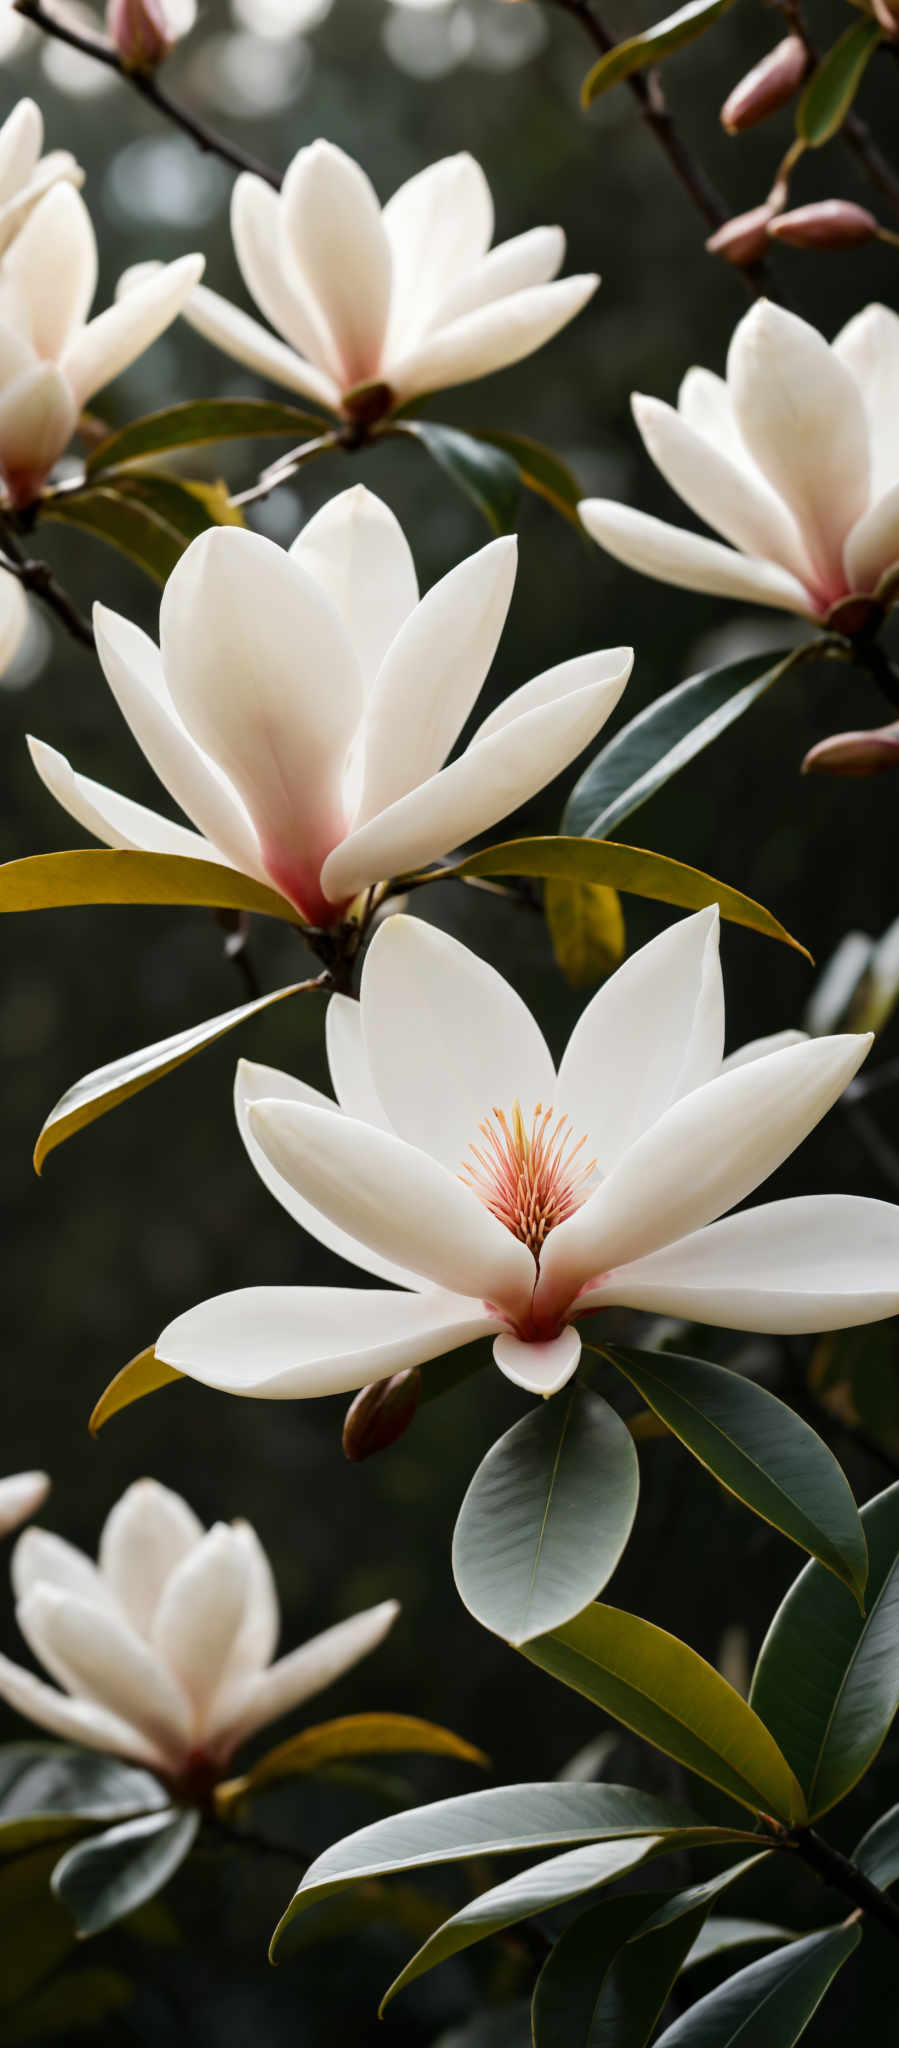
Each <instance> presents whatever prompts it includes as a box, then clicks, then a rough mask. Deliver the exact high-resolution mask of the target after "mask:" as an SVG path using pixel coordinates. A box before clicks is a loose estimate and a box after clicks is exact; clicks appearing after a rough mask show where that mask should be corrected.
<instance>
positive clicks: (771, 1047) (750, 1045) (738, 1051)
mask: <svg viewBox="0 0 899 2048" xmlns="http://www.w3.org/2000/svg"><path fill="white" fill-rule="evenodd" d="M807 1037H808V1032H807V1031H772V1032H769V1034H768V1035H767V1037H765V1038H750V1039H747V1041H746V1044H745V1045H740V1046H737V1047H735V1049H734V1051H733V1052H729V1053H728V1054H727V1057H726V1059H723V1060H722V1062H721V1071H722V1073H723V1074H728V1073H730V1070H731V1068H732V1067H745V1066H748V1064H749V1061H750V1060H761V1059H764V1057H765V1055H766V1053H769V1052H781V1051H782V1050H783V1048H784V1047H785V1046H787V1045H801V1044H802V1043H803V1040H804V1039H806V1038H807Z"/></svg>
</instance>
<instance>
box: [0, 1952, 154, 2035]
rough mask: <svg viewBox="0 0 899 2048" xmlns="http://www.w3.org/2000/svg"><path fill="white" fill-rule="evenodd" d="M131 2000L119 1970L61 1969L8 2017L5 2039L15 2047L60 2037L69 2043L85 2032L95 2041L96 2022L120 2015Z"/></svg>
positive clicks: (127, 1983) (131, 1989) (129, 1988)
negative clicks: (29, 2042)
mask: <svg viewBox="0 0 899 2048" xmlns="http://www.w3.org/2000/svg"><path fill="white" fill-rule="evenodd" d="M133 1997H134V1985H133V1984H132V1983H131V1981H130V1979H129V1978H128V1977H124V1976H123V1975H122V1973H121V1971H120V1970H64V1971H62V1972H61V1973H60V1974H59V1975H58V1976H55V1977H54V1978H53V1979H52V1981H51V1982H50V1983H49V1984H43V1985H41V1988H40V1990H39V1991H36V1992H34V1994H33V1995H32V1996H31V1997H30V1998H29V1999H28V2001H27V2003H26V2004H25V2005H24V2006H17V2007H16V2010H15V2012H12V2013H8V2014H7V2020H6V2023H7V2028H8V2030H9V2031H8V2032H6V2033H4V2040H5V2041H8V2042H9V2043H10V2044H12V2043H15V2044H16V2048H18V2044H19V2043H20V2042H21V2043H23V2044H24V2043H25V2042H26V2041H38V2042H41V2043H43V2042H46V2041H51V2040H56V2039H57V2037H59V2036H61V2037H62V2039H63V2040H64V2041H71V2040H73V2039H76V2038H78V2039H80V2037H81V2035H82V2034H84V2033H92V2034H93V2038H94V2040H96V2038H97V2035H96V2032H95V2029H96V2027H97V2025H98V2022H99V2021H101V2020H106V2019H109V2017H110V2015H111V2014H112V2013H114V2012H121V2011H122V2009H123V2007H124V2006H126V2005H130V2003H131V2000H132V1998H133Z"/></svg>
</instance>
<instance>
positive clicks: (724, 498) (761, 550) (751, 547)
mask: <svg viewBox="0 0 899 2048" xmlns="http://www.w3.org/2000/svg"><path fill="white" fill-rule="evenodd" d="M631 406H632V408H633V414H634V418H635V420H636V422H637V426H638V428H639V430H640V434H641V436H642V439H643V442H644V445H645V447H646V449H647V451H648V453H649V454H650V455H651V456H652V459H653V462H654V463H655V465H656V468H657V469H658V470H660V471H661V473H662V475H663V477H664V478H665V482H666V483H668V484H670V485H671V488H672V490H674V491H677V493H678V496H679V497H681V498H683V501H684V504H685V505H689V507H690V510H691V512H695V513H696V515H697V517H698V518H699V519H704V520H705V522H706V525H707V526H711V527H714V528H715V529H716V531H717V532H718V533H721V534H723V535H724V538H725V540H728V541H730V542H731V544H732V546H733V547H735V548H740V549H741V550H742V551H743V552H744V553H745V554H748V555H760V556H761V557H762V558H763V559H770V560H772V561H775V562H779V563H780V564H781V566H782V568H784V569H787V570H788V571H789V572H790V574H791V575H793V576H796V577H797V578H798V579H799V581H800V582H808V581H809V580H810V579H811V576H812V567H811V563H810V561H809V557H808V555H807V553H806V551H805V548H804V547H803V545H802V540H801V538H800V534H799V529H798V527H797V525H796V521H795V519H794V518H793V516H792V513H790V512H788V511H787V508H786V506H785V505H784V504H783V502H782V500H781V499H780V498H778V497H777V496H776V495H775V493H774V491H772V490H771V489H770V486H769V485H768V484H766V482H765V480H764V477H762V476H759V475H758V474H753V471H752V469H751V468H750V466H749V465H748V464H747V463H745V462H744V463H742V464H740V463H737V462H734V461H733V460H732V459H731V457H730V456H728V455H727V454H725V453H724V451H723V450H722V449H720V448H716V447H715V445H714V443H713V442H711V441H708V440H706V439H705V437H704V436H703V435H701V434H698V433H696V431H695V429H694V428H693V427H691V426H689V425H688V424H687V422H686V420H685V419H684V418H683V416H682V414H680V413H679V412H675V410H674V408H673V406H670V405H663V404H662V403H661V401H660V400H659V399H658V398H645V397H644V396H643V394H642V393H641V392H639V391H636V392H634V395H633V397H632V399H631Z"/></svg>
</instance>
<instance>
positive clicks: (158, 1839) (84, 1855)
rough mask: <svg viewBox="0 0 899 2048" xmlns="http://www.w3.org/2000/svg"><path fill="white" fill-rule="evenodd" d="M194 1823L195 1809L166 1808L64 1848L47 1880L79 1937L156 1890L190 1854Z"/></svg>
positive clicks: (133, 1907) (139, 1903)
mask: <svg viewBox="0 0 899 2048" xmlns="http://www.w3.org/2000/svg"><path fill="white" fill-rule="evenodd" d="M199 1825H200V1816H199V1814H198V1813H197V1812H195V1811H194V1810H192V1809H191V1810H189V1811H185V1810H179V1809H178V1808H177V1807H173V1806H169V1807H166V1808H165V1809H164V1810H163V1812H162V1813H151V1814H144V1815H143V1816H142V1818H141V1819H140V1820H126V1821H123V1822H122V1824H121V1826H120V1827H117V1828H109V1829H108V1830H107V1832H106V1834H105V1835H97V1836H95V1837H94V1840H93V1841H91V1842H78V1843H76V1846H75V1848H74V1849H68V1850H67V1851H66V1854H65V1855H64V1856H63V1857H61V1858H60V1861H59V1862H58V1863H57V1865H56V1869H55V1870H54V1872H53V1876H52V1878H51V1880H50V1882H51V1886H52V1889H53V1891H54V1892H55V1894H56V1897H57V1898H58V1899H61V1900H62V1902H63V1905H65V1906H67V1907H68V1909H69V1912H70V1913H71V1915H72V1917H73V1919H74V1921H75V1925H76V1927H77V1929H78V1933H79V1934H80V1935H87V1934H99V1933H100V1931H101V1929H102V1928H104V1927H111V1926H112V1924H113V1921H115V1920H122V1919H124V1917H125V1915H126V1914H127V1913H133V1912H134V1911H135V1910H136V1908H137V1907H138V1906H142V1905H144V1903H145V1902H146V1900H147V1899H152V1898H153V1897H154V1896H155V1894H156V1893H157V1892H158V1891H161V1890H162V1887H163V1885H164V1884H168V1881H169V1878H170V1877H173V1876H174V1874H175V1871H176V1870H177V1869H178V1866H179V1864H180V1863H183V1862H184V1858H185V1856H187V1855H188V1854H189V1852H190V1850H191V1848H192V1846H193V1843H194V1840H195V1838H196V1834H197V1830H198V1828H199Z"/></svg>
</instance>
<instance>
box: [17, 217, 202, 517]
mask: <svg viewBox="0 0 899 2048" xmlns="http://www.w3.org/2000/svg"><path fill="white" fill-rule="evenodd" d="M202 274H203V258H202V256H182V257H181V258H180V259H179V260H178V261H177V262H176V263H169V264H166V265H165V266H164V268H163V269H161V270H160V271H159V272H158V273H156V274H155V275H154V276H153V277H150V278H147V279H146V281H145V282H144V283H143V284H142V285H141V286H140V288H139V289H138V290H136V291H134V292H133V293H131V294H130V296H129V297H128V298H127V299H125V300H121V301H120V302H119V303H118V304H117V305H114V306H110V307H109V308H108V309H107V311H106V312H105V313H100V314H98V315H97V316H96V318H95V319H93V320H88V317H87V316H88V312H89V310H90V305H91V301H92V299H93V296H94V292H95V290H96V285H97V243H96V237H95V235H94V230H93V227H92V225H91V220H90V215H89V213H88V211H87V208H86V206H85V204H84V201H83V199H82V198H81V197H80V195H79V193H78V192H76V191H75V188H74V186H73V185H71V184H68V183H66V182H65V181H64V180H63V181H60V182H57V183H56V184H54V185H53V186H51V189H50V191H49V192H45V193H44V195H43V197H42V198H41V199H39V200H38V203H37V205H36V206H35V207H34V208H33V209H32V211H31V212H30V213H29V215H28V219H27V220H26V222H25V225H24V227H23V228H22V229H21V230H20V232H19V233H18V234H17V235H16V237H15V240H14V241H13V242H12V243H11V245H10V247H9V248H8V249H7V251H6V254H5V256H4V257H3V260H2V263H0V471H2V476H3V481H4V483H5V485H6V489H7V492H8V494H9V497H10V499H11V500H12V502H13V504H28V503H30V501H31V499H32V498H33V497H34V496H35V495H36V493H37V491H38V490H39V489H40V486H41V484H42V483H43V480H44V478H45V477H46V475H47V473H48V471H49V470H50V469H52V467H53V464H54V463H55V462H56V461H57V460H58V458H59V456H60V455H61V454H62V452H63V450H64V448H66V447H67V445H68V442H69V441H70V439H71V437H72V434H73V433H74V431H75V428H76V426H77V424H78V418H79V414H80V413H81V411H82V409H83V407H84V406H85V405H86V404H87V401H88V399H90V398H92V397H93V395H94V393H95V392H96V391H99V390H100V388H101V386H103V385H105V384H108V383H110V382H111V380H112V378H113V377H117V376H118V374H119V371H120V370H124V369H125V368H126V366H127V365H128V364H129V363H131V362H133V361H134V358H135V357H136V356H139V355H141V354H142V352H143V350H144V349H145V348H149V346H150V343H151V342H152V341H155V340H156V337H157V335H159V334H161V333H162V332H163V329H164V328H166V327H168V326H169V325H170V323H171V321H172V320H174V318H175V315H176V314H177V313H179V312H180V311H181V308H182V306H183V304H184V301H185V299H186V298H187V297H188V294H189V293H190V292H191V291H192V289H193V287H194V285H195V284H196V282H197V280H198V278H199V277H201V276H202Z"/></svg>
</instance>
